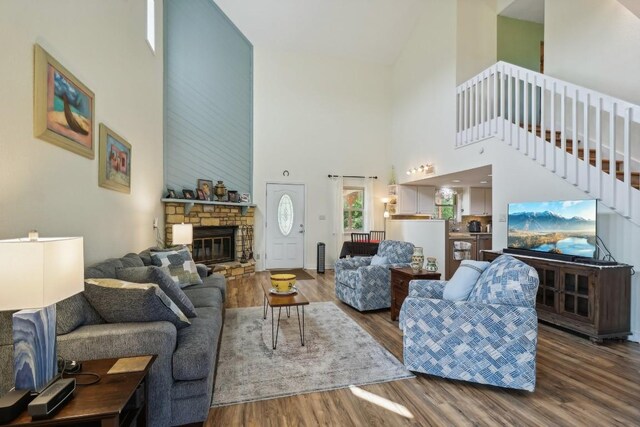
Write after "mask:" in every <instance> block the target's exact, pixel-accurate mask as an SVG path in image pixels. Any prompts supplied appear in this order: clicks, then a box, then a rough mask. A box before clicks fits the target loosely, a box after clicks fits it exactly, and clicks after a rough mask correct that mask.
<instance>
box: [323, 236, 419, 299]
mask: <svg viewBox="0 0 640 427" xmlns="http://www.w3.org/2000/svg"><path fill="white" fill-rule="evenodd" d="M412 254H413V243H408V242H398V241H396V240H383V241H382V242H380V245H379V246H378V253H377V255H378V256H383V257H386V258H387V260H388V262H389V264H384V265H370V264H371V259H372V257H355V258H343V259H339V260H338V261H336V270H335V272H336V296H337V297H338V299H339V300H340V301H342V302H345V303H347V304H349V305H350V306H352V307H353V308H355V309H357V310H359V311H367V310H377V309H379V308H388V307H391V283H390V281H391V273H390V271H389V268H392V267H408V266H409V264H410V263H411V255H412Z"/></svg>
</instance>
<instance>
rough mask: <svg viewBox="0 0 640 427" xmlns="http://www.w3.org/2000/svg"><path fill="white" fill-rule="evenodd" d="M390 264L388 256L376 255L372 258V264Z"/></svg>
mask: <svg viewBox="0 0 640 427" xmlns="http://www.w3.org/2000/svg"><path fill="white" fill-rule="evenodd" d="M387 264H389V259H388V258H387V257H386V256H380V255H374V256H373V258H371V264H370V265H387Z"/></svg>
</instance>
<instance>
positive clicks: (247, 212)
mask: <svg viewBox="0 0 640 427" xmlns="http://www.w3.org/2000/svg"><path fill="white" fill-rule="evenodd" d="M192 203H193V204H192ZM189 208H190V209H189ZM254 210H255V208H254V207H252V206H249V207H247V206H234V205H232V204H212V203H210V202H209V203H207V202H203V203H198V202H197V201H193V202H191V201H189V202H187V201H181V202H173V201H171V202H168V201H167V202H165V209H164V212H165V242H166V243H167V245H170V244H171V241H172V238H173V236H172V228H171V227H172V226H173V224H181V223H183V222H184V223H185V224H188V223H191V224H193V245H192V246H191V253H192V255H193V257H194V260H195V261H196V262H198V263H202V264H205V265H207V266H209V267H212V268H213V271H215V272H219V273H222V274H224V275H225V276H226V277H227V278H228V279H237V278H243V277H249V276H251V275H253V274H254V272H255V261H254V260H249V261H247V262H240V260H241V259H243V256H242V255H243V249H244V251H245V255H246V253H248V252H249V251H252V250H253V249H252V248H248V247H246V245H245V247H244V248H243V244H242V236H243V233H245V234H246V229H247V227H248V226H250V227H253V225H254ZM245 240H246V239H245ZM245 243H246V241H245Z"/></svg>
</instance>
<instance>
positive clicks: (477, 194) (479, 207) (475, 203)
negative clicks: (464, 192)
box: [465, 187, 492, 215]
mask: <svg viewBox="0 0 640 427" xmlns="http://www.w3.org/2000/svg"><path fill="white" fill-rule="evenodd" d="M491 191H492V190H491V188H479V187H470V188H469V192H468V193H469V194H468V196H467V197H468V201H469V206H468V209H469V210H468V211H467V212H465V215H491V203H492V197H491Z"/></svg>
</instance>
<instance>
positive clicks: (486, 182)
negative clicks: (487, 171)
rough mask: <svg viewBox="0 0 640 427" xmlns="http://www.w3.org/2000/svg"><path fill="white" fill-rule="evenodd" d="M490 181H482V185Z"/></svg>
mask: <svg viewBox="0 0 640 427" xmlns="http://www.w3.org/2000/svg"><path fill="white" fill-rule="evenodd" d="M488 183H489V181H480V184H488Z"/></svg>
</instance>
